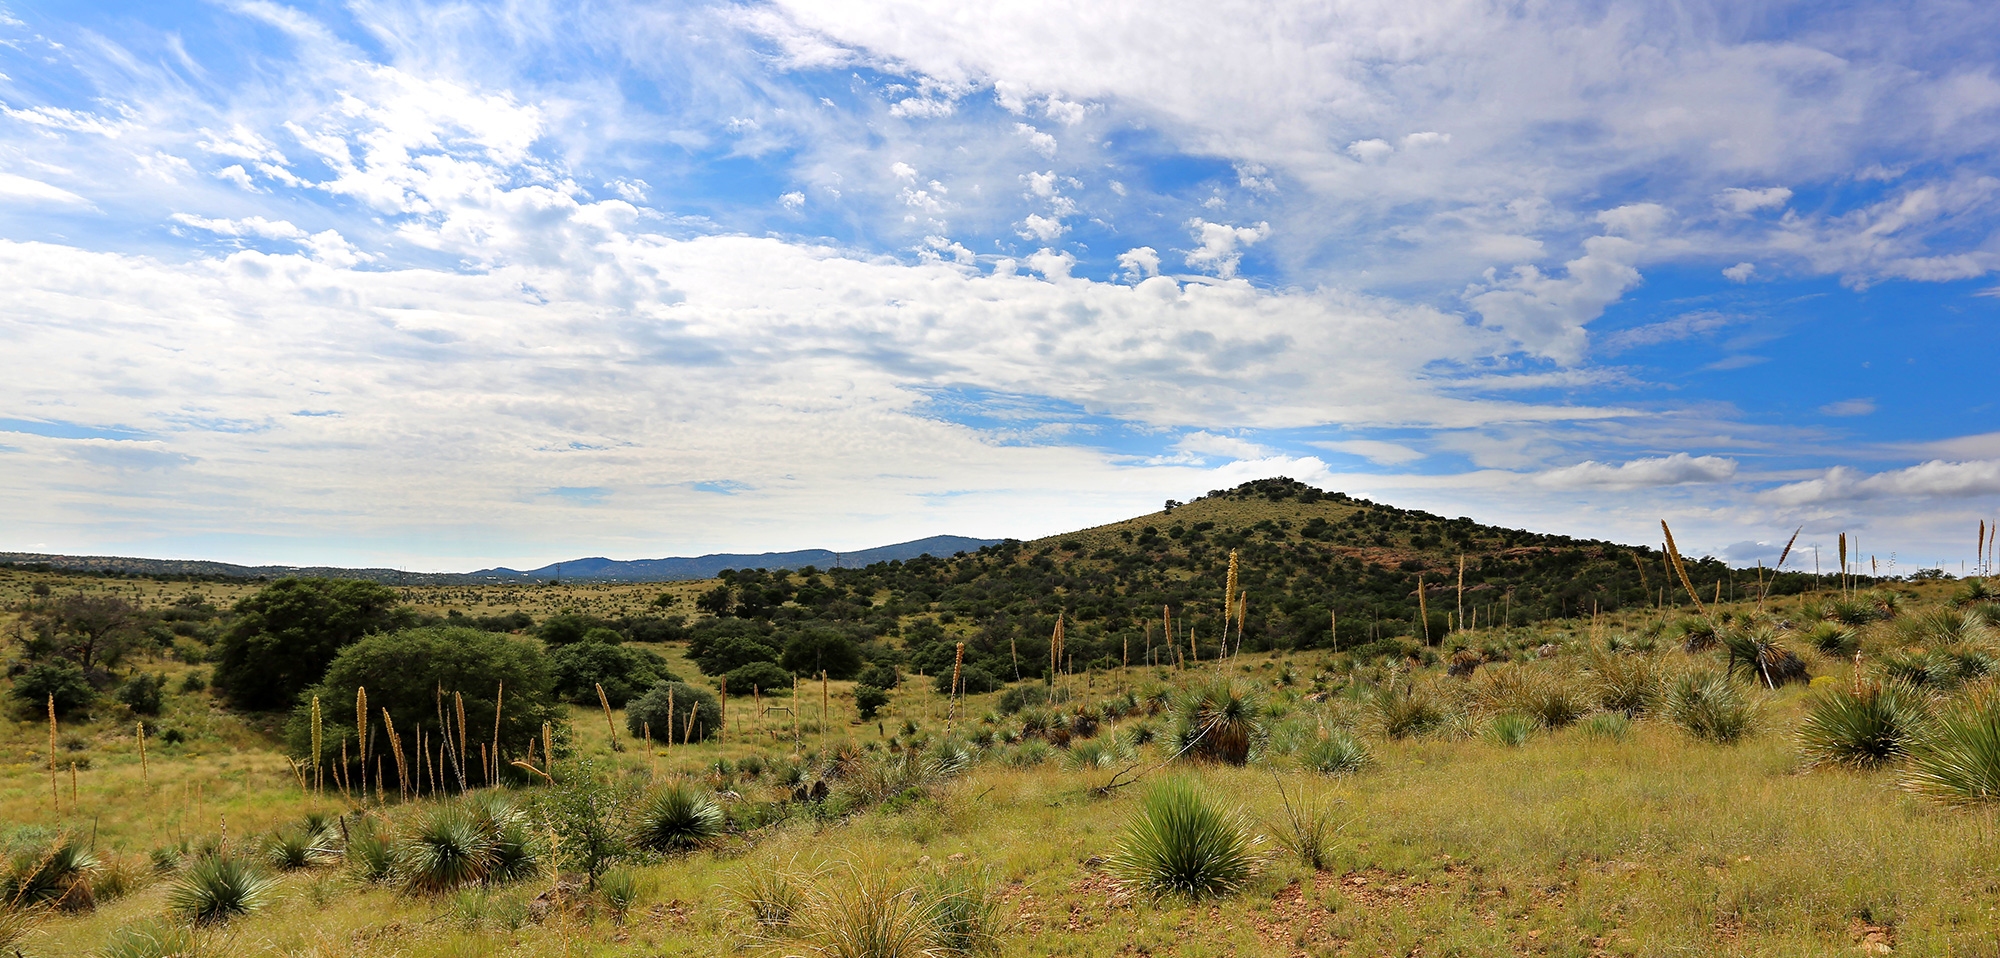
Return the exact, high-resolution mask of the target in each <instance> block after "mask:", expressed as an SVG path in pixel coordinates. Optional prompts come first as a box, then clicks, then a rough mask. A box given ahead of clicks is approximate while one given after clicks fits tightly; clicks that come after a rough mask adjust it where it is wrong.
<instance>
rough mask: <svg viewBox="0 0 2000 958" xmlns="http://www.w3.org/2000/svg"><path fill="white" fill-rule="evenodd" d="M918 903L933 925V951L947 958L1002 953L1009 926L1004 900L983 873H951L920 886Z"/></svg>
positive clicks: (930, 879)
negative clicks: (1002, 913)
mask: <svg viewBox="0 0 2000 958" xmlns="http://www.w3.org/2000/svg"><path fill="white" fill-rule="evenodd" d="M916 892H917V901H918V903H919V904H921V905H922V906H923V907H924V910H925V911H926V913H927V915H928V917H929V919H930V925H931V934H930V938H931V947H932V949H933V951H934V953H937V954H945V955H987V954H993V953H996V952H998V951H999V950H1000V944H1001V938H1002V937H1003V935H1004V934H1005V922H1004V921H1003V920H1002V919H1001V916H1000V898H999V895H997V894H996V893H995V891H994V888H993V883H992V882H991V881H990V880H989V879H988V878H987V877H986V875H985V874H984V873H982V872H976V871H972V870H970V869H950V870H947V871H942V872H938V873H936V874H933V875H930V876H928V877H926V878H925V879H924V880H923V881H922V882H920V883H919V884H918V885H917V889H916Z"/></svg>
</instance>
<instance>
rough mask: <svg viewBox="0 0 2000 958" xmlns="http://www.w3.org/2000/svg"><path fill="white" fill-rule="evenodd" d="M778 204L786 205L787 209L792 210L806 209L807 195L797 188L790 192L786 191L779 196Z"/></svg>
mask: <svg viewBox="0 0 2000 958" xmlns="http://www.w3.org/2000/svg"><path fill="white" fill-rule="evenodd" d="M778 205H779V206H782V207H784V208H785V209H787V210H790V211H791V212H794V213H796V212H798V211H800V210H802V209H805V206H806V195H805V194H804V193H801V192H799V191H797V190H793V191H792V192H790V193H785V194H783V195H781V196H779V197H778Z"/></svg>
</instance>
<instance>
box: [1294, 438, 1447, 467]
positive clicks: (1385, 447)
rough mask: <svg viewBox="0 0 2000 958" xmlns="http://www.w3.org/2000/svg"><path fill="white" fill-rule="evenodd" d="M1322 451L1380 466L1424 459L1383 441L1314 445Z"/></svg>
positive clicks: (1372, 440) (1340, 441) (1346, 441)
mask: <svg viewBox="0 0 2000 958" xmlns="http://www.w3.org/2000/svg"><path fill="white" fill-rule="evenodd" d="M1312 445H1315V446H1318V447H1320V448H1321V449H1327V450H1331V451H1333V452H1343V453H1346V454H1348V455H1350V456H1359V457H1361V458H1363V459H1366V460H1368V461H1369V462H1372V463H1374V464H1376V465H1378V466H1400V465H1403V464H1405V463H1411V462H1416V461H1417V460H1419V459H1422V458H1424V454H1423V453H1422V452H1419V451H1417V450H1415V449H1412V448H1410V447H1409V446H1406V445H1403V444H1402V443H1399V442H1387V441H1384V440H1381V439H1330V440H1319V441H1315V442H1313V443H1312Z"/></svg>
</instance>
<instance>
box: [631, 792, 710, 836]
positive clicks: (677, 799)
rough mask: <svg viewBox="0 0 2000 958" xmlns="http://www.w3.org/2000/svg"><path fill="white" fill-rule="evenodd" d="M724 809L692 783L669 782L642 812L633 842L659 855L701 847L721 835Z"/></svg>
mask: <svg viewBox="0 0 2000 958" xmlns="http://www.w3.org/2000/svg"><path fill="white" fill-rule="evenodd" d="M722 826H723V815H722V807H721V806H719V805H717V804H716V803H715V798H714V796H712V795H709V794H707V793H706V792H704V791H703V790H701V789H700V788H697V787H696V786H695V785H694V784H693V783H690V782H687V781H677V782H669V783H668V784H667V785H665V786H664V787H662V788H661V789H660V790H659V791H658V792H657V793H655V794H654V795H653V796H652V797H651V798H649V799H647V801H646V804H645V807H644V808H642V809H640V811H639V823H638V827H637V828H636V829H635V830H634V832H633V835H632V842H633V844H635V845H638V846H639V847H641V848H644V849H648V850H650V851H656V852H679V851H687V850H689V849H693V848H700V847H702V846H703V845H707V844H709V843H711V842H713V841H715V840H716V838H718V837H720V836H721V835H722Z"/></svg>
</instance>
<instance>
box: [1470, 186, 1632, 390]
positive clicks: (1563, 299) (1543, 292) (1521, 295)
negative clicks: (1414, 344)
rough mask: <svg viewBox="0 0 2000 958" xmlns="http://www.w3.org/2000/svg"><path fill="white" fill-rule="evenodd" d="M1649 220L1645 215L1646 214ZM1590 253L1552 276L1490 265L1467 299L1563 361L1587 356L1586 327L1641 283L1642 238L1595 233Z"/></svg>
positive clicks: (1530, 345)
mask: <svg viewBox="0 0 2000 958" xmlns="http://www.w3.org/2000/svg"><path fill="white" fill-rule="evenodd" d="M1641 222H1643V220H1641ZM1583 250H1584V253H1583V255H1582V256H1579V257H1577V258H1576V259H1573V260H1570V261H1569V262H1568V263H1565V264H1563V275H1561V276H1551V275H1548V274H1545V273H1543V272H1542V271H1541V269H1540V268H1538V267H1535V266H1532V265H1524V266H1517V267H1515V268H1514V270H1513V272H1512V273H1511V274H1510V275H1508V276H1505V277H1501V276H1498V275H1496V274H1495V273H1494V271H1492V270H1488V271H1487V280H1486V282H1485V283H1484V284H1483V285H1480V286H1475V287H1473V288H1472V289H1471V290H1469V291H1468V295H1467V297H1466V298H1467V301H1468V302H1470V303H1471V304H1472V307H1473V309H1475V310H1477V311H1478V312H1479V315H1480V316H1481V317H1482V318H1483V319H1484V320H1485V322H1486V324H1487V325H1488V326H1492V327H1494V328H1496V329H1501V330H1505V331H1506V332H1507V334H1508V335H1510V336H1513V337H1514V338H1515V339H1517V340H1519V341H1520V342H1521V344H1522V345H1523V346H1525V347H1526V348H1527V349H1529V350H1530V351H1532V352H1535V353H1538V354H1540V355H1542V356H1546V357H1548V358H1550V359H1553V360H1556V361H1558V362H1562V363H1577V362H1580V361H1582V359H1583V354H1584V346H1585V342H1586V334H1585V332H1584V327H1585V326H1586V325H1587V324H1589V323H1590V322H1591V321H1592V320H1594V319H1596V318H1597V317H1598V316H1600V315H1602V314H1603V313H1604V308H1605V307H1606V306H1609V305H1611V304H1612V303H1615V302H1617V301H1618V299H1619V298H1620V297H1622V296H1624V295H1625V291H1626V290H1629V289H1631V288H1632V287H1634V286H1637V285H1638V284H1639V269H1638V267H1637V266H1636V265H1635V263H1636V262H1637V260H1638V258H1639V254H1640V253H1641V252H1642V247H1640V245H1639V244H1637V243H1635V242H1633V241H1631V240H1629V239H1626V238H1624V237H1622V236H1593V237H1591V238H1590V239H1588V240H1585V241H1584V244H1583Z"/></svg>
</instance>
